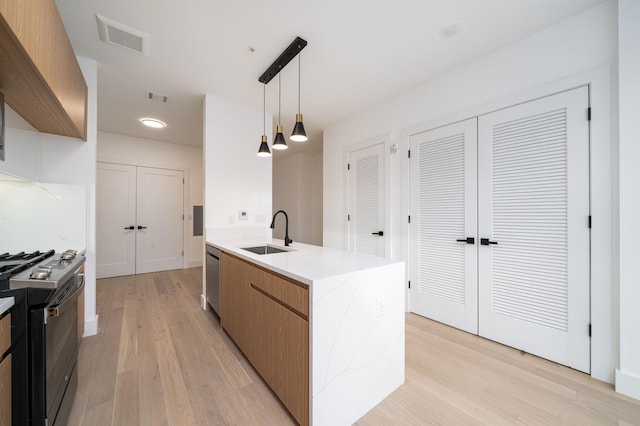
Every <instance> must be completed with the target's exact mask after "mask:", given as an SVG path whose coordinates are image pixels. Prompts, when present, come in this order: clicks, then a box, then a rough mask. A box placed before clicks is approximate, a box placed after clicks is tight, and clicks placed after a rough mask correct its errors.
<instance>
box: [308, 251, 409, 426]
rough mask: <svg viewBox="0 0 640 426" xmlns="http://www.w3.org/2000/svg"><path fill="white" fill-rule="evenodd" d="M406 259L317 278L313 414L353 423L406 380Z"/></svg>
mask: <svg viewBox="0 0 640 426" xmlns="http://www.w3.org/2000/svg"><path fill="white" fill-rule="evenodd" d="M404 283H405V279H404V263H402V262H400V263H395V264H391V265H386V266H381V267H376V268H372V269H364V270H360V271H358V272H353V273H349V274H343V275H339V276H335V277H331V278H325V279H322V280H319V281H314V282H313V285H312V287H311V292H312V294H311V299H312V306H313V307H312V309H311V315H310V326H311V353H312V356H311V381H312V384H311V388H312V401H311V410H312V412H311V418H312V424H313V425H314V426H324V425H347V424H352V423H354V422H355V421H356V420H358V419H359V418H360V417H362V416H363V415H364V414H365V413H367V412H368V411H369V410H370V409H371V408H373V407H375V406H376V405H377V404H378V403H380V402H381V401H382V400H383V399H385V398H386V397H387V396H388V395H389V394H391V392H393V391H394V390H395V389H397V388H398V387H399V386H400V385H401V384H402V383H404V363H405V337H404V327H405V312H404V308H405V301H404V298H405V294H404V291H405V290H404V285H405V284H404Z"/></svg>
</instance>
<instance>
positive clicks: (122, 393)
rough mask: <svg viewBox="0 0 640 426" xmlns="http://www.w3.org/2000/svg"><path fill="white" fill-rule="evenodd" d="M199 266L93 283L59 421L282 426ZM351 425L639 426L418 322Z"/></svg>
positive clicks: (573, 386) (592, 397)
mask: <svg viewBox="0 0 640 426" xmlns="http://www.w3.org/2000/svg"><path fill="white" fill-rule="evenodd" d="M201 275H202V270H201V269H200V268H194V269H188V270H177V271H169V272H160V273H152V274H144V275H136V276H127V277H119V278H110V279H103V280H98V283H97V289H96V290H97V312H98V315H99V333H98V335H96V336H91V337H87V338H84V339H83V340H82V343H81V345H80V354H79V361H78V372H79V384H78V392H77V395H76V399H75V402H74V406H73V410H72V412H71V418H70V421H69V424H70V425H72V426H75V425H91V426H94V425H96V426H97V425H118V426H121V425H126V426H129V425H131V426H133V425H154V426H155V425H172V426H173V425H180V426H182V425H291V424H295V422H294V421H293V419H292V418H291V416H290V415H289V414H288V413H287V411H286V410H285V409H284V407H283V406H282V404H280V403H279V401H278V400H277V398H276V397H275V396H274V394H273V393H272V392H271V391H270V390H269V388H268V387H267V386H266V385H265V384H264V382H263V381H262V380H261V378H260V377H259V376H258V375H257V374H256V372H255V371H254V370H253V368H252V367H251V366H250V365H249V364H248V362H247V360H246V359H245V357H244V356H243V355H242V353H241V352H240V351H239V350H238V349H237V348H236V346H235V345H234V344H233V342H232V341H231V340H230V339H229V337H228V336H227V335H226V334H225V333H224V332H223V331H222V329H221V328H220V323H219V321H218V319H217V318H215V316H214V315H213V313H211V312H210V311H208V312H205V311H203V310H202V309H200V293H201V288H202V285H201ZM358 424H360V425H429V424H445V425H457V424H464V425H468V424H489V425H502V424H505V425H514V424H517V425H524V424H527V425H541V424H544V425H556V424H567V425H587V424H593V425H607V424H611V425H613V424H616V425H640V401H638V400H635V399H631V398H627V397H625V396H623V395H620V394H617V393H615V392H614V391H613V387H612V386H611V385H609V384H606V383H603V382H600V381H598V380H595V379H592V378H591V377H589V376H588V375H586V374H583V373H580V372H577V371H575V370H571V369H569V368H566V367H562V366H560V365H557V364H554V363H552V362H549V361H546V360H543V359H540V358H537V357H535V356H531V355H528V354H521V353H520V352H519V351H517V350H514V349H511V348H508V347H506V346H503V345H500V344H497V343H494V342H490V341H487V340H485V339H482V338H479V337H477V336H473V335H470V334H468V333H464V332H462V331H459V330H455V329H453V328H450V327H447V326H444V325H442V324H439V323H436V322H433V321H430V320H427V319H425V318H422V317H420V316H417V315H413V314H407V316H406V382H405V384H404V385H403V386H401V387H400V388H399V389H398V390H396V391H395V392H394V393H393V394H392V395H391V396H390V397H388V398H387V399H386V400H384V401H383V402H382V403H381V404H379V405H378V406H377V407H375V408H374V409H373V410H371V411H370V412H369V413H368V414H367V415H366V416H365V417H363V418H362V419H360V421H359V422H358Z"/></svg>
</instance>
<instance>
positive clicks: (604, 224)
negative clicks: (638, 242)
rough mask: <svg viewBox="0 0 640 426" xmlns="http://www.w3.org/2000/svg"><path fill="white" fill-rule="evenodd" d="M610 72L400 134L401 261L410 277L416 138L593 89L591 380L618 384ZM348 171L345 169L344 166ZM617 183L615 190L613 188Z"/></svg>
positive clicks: (584, 75) (580, 76) (593, 72)
mask: <svg viewBox="0 0 640 426" xmlns="http://www.w3.org/2000/svg"><path fill="white" fill-rule="evenodd" d="M611 79H612V73H611V67H610V66H609V65H604V66H601V67H597V68H594V69H590V70H587V71H584V72H581V73H577V74H574V75H571V76H567V77H565V78H561V79H558V80H554V81H550V82H548V83H546V84H544V85H538V86H535V87H532V88H529V89H527V90H524V91H520V92H516V93H513V94H511V95H508V96H505V97H502V98H500V99H494V100H489V101H487V102H485V103H482V104H479V105H476V106H474V107H472V108H468V109H465V110H461V111H459V112H456V113H452V114H447V115H445V116H442V117H438V118H436V119H433V120H430V121H427V122H423V123H419V124H417V125H415V126H411V127H407V128H405V129H403V130H402V132H401V142H400V144H401V152H402V153H403V158H404V159H405V160H404V162H403V163H402V164H403V166H402V184H401V186H402V191H403V197H402V200H403V202H402V209H403V211H402V219H403V220H402V234H401V235H402V239H403V242H402V247H401V248H402V258H403V259H404V260H405V267H406V273H407V277H409V275H408V271H409V265H408V263H409V224H408V223H407V220H406V218H407V217H408V216H409V215H410V214H411V213H410V197H409V182H410V162H409V160H408V158H407V152H408V150H409V141H410V138H411V136H412V135H414V134H417V133H421V132H424V131H427V130H431V129H434V128H437V127H441V126H444V125H447V124H450V123H454V122H458V121H463V120H465V119H468V118H471V117H474V116H479V115H482V114H486V113H489V112H492V111H496V110H499V109H502V108H507V107H509V106H512V105H517V104H521V103H524V102H527V101H530V100H534V99H538V98H542V97H546V96H550V95H553V94H555V93H560V92H564V91H567V90H571V89H573V88H577V87H581V86H588V87H589V105H590V106H591V108H592V110H593V115H592V118H591V122H590V171H591V173H590V183H589V186H590V191H591V193H590V200H591V216H592V222H593V225H592V228H591V258H590V264H591V279H590V281H591V300H590V309H591V324H592V335H591V376H592V377H594V378H597V379H599V380H603V381H605V382H608V383H614V380H615V376H614V375H615V368H616V366H617V362H618V361H617V360H618V358H619V353H620V351H619V347H618V334H619V326H618V319H617V315H619V312H618V311H617V309H616V308H615V306H614V305H616V300H615V298H614V296H615V295H616V292H617V290H616V283H617V276H616V273H615V271H614V268H613V265H614V261H617V260H618V258H617V252H615V253H614V247H616V245H617V241H618V239H617V235H616V234H615V233H614V213H615V209H616V207H615V205H614V204H615V202H616V200H614V199H612V195H611V194H617V187H618V183H617V182H614V172H615V169H614V164H613V161H614V159H613V154H614V152H615V150H617V142H616V140H615V138H614V137H613V135H612V123H611V112H612V111H611V109H612V105H611V102H612V101H611ZM345 169H346V166H345ZM614 183H615V187H614ZM405 293H406V301H407V304H406V310H407V311H409V308H410V302H411V301H410V298H409V291H408V289H407V291H406V292H405Z"/></svg>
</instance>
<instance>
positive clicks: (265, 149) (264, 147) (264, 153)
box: [258, 135, 271, 157]
mask: <svg viewBox="0 0 640 426" xmlns="http://www.w3.org/2000/svg"><path fill="white" fill-rule="evenodd" d="M258 157H271V151H269V145H268V144H267V135H262V142H260V149H259V150H258Z"/></svg>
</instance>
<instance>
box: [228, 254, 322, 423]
mask: <svg viewBox="0 0 640 426" xmlns="http://www.w3.org/2000/svg"><path fill="white" fill-rule="evenodd" d="M220 268H221V277H222V279H221V288H220V302H221V307H220V309H221V311H220V313H221V318H220V319H221V322H222V327H223V328H224V329H225V331H226V332H227V333H228V334H229V336H231V338H232V339H233V340H234V341H235V342H236V344H237V345H238V347H239V348H240V349H241V350H242V351H243V352H244V354H245V355H246V357H247V358H248V359H249V361H250V362H251V364H252V365H253V366H254V367H255V369H256V370H257V371H258V373H260V375H261V376H262V378H263V379H264V380H265V382H266V383H267V384H268V385H269V386H270V387H271V389H272V390H273V392H274V393H275V394H276V395H277V396H278V398H280V400H281V401H282V403H283V404H284V405H285V406H286V407H287V409H288V410H289V412H290V413H291V414H292V415H293V417H294V418H295V419H296V420H297V421H298V423H300V424H302V425H306V424H309V394H310V389H309V289H308V287H307V286H306V285H304V284H302V283H299V282H296V281H294V280H291V279H289V278H286V277H282V276H279V275H277V274H275V273H273V272H271V271H268V270H265V269H262V268H259V267H256V266H254V265H252V264H250V263H248V262H245V261H243V260H240V259H238V258H236V257H233V256H231V255H228V254H226V253H224V252H223V253H222V256H221V264H220Z"/></svg>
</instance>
